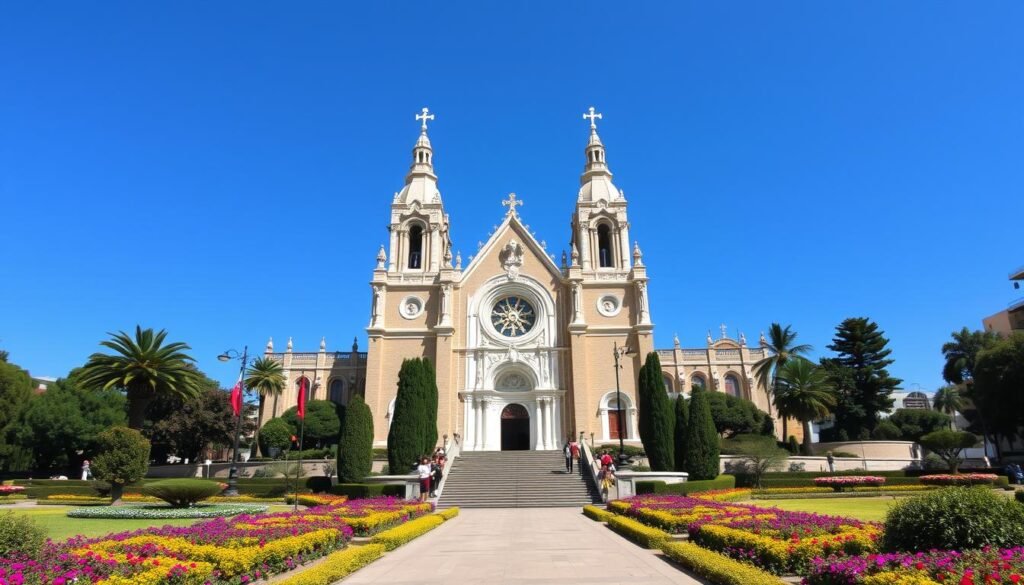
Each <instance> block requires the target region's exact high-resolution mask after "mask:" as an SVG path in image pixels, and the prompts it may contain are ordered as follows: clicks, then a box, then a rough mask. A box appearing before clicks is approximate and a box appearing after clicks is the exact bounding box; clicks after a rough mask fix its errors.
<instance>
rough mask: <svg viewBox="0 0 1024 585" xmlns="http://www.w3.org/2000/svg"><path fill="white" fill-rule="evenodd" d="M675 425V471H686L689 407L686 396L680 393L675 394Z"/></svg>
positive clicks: (673, 432)
mask: <svg viewBox="0 0 1024 585" xmlns="http://www.w3.org/2000/svg"><path fill="white" fill-rule="evenodd" d="M675 413H676V426H675V429H674V430H673V431H672V434H673V438H674V442H675V445H674V453H673V455H674V456H675V461H676V465H675V467H674V469H675V470H676V471H686V427H687V426H688V425H689V422H690V421H689V417H690V409H689V407H688V406H687V404H686V398H685V397H684V396H683V395H682V394H680V395H679V396H676V405H675Z"/></svg>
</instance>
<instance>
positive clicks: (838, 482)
mask: <svg viewBox="0 0 1024 585" xmlns="http://www.w3.org/2000/svg"><path fill="white" fill-rule="evenodd" d="M883 483H885V478H884V477H880V476H877V475H831V476H828V477H816V478H814V485H815V486H817V487H830V488H832V489H833V490H835V491H837V492H841V491H843V490H847V489H850V488H855V487H862V486H871V487H878V486H880V485H882V484H883Z"/></svg>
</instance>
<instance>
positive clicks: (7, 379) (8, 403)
mask: <svg viewBox="0 0 1024 585" xmlns="http://www.w3.org/2000/svg"><path fill="white" fill-rule="evenodd" d="M31 397H32V378H31V377H29V375H28V372H26V371H25V370H23V369H21V368H19V367H18V366H16V365H14V364H12V363H9V362H8V361H7V359H6V356H5V359H4V360H2V361H0V469H2V470H4V471H10V470H15V469H16V470H21V469H22V468H24V467H28V465H29V464H30V462H31V453H29V452H27V451H24V450H23V449H22V447H21V445H19V443H18V442H17V439H16V437H15V436H14V435H15V432H16V431H17V428H18V422H19V421H20V419H21V416H22V412H23V411H24V409H25V407H26V405H27V404H28V403H29V399H30V398H31Z"/></svg>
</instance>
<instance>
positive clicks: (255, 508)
mask: <svg viewBox="0 0 1024 585" xmlns="http://www.w3.org/2000/svg"><path fill="white" fill-rule="evenodd" d="M266 511H267V507H266V506H262V505H258V504H237V505H233V504H210V505H208V506H203V505H199V506H195V507H193V508H172V507H170V506H103V507H85V508H75V509H74V510H68V513H67V516H68V518H115V519H122V520H171V519H178V518H221V517H227V516H237V515H239V514H260V513H263V512H266Z"/></svg>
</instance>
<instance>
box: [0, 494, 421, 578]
mask: <svg viewBox="0 0 1024 585" xmlns="http://www.w3.org/2000/svg"><path fill="white" fill-rule="evenodd" d="M120 509H125V510H130V509H131V508H119V510H120ZM134 509H135V510H140V509H142V508H134ZM430 509H431V506H430V504H421V503H418V502H409V501H405V500H397V499H395V498H377V499H374V500H364V501H355V502H347V503H345V504H343V505H341V506H321V507H315V508H311V509H308V510H303V511H300V512H280V513H273V514H259V515H248V514H242V515H239V516H236V517H233V518H230V519H228V518H217V519H215V520H210V521H207V522H200V523H197V524H193V525H191V526H185V527H174V526H164V527H162V528H147V529H143V530H138V531H135V532H125V533H120V534H112V535H108V536H104V537H100V538H91V539H87V538H85V537H76V538H73V539H70V540H67V541H64V542H59V543H56V542H48V543H47V544H46V545H45V546H44V548H43V551H42V552H41V553H40V554H38V555H36V556H34V557H32V558H28V557H24V556H22V557H12V558H3V559H0V585H8V584H11V583H26V584H32V585H36V584H41V585H60V584H63V583H71V582H73V581H77V582H79V583H100V582H101V583H103V584H104V585H130V584H142V585H203V584H205V583H209V584H210V585H239V584H242V583H249V582H253V581H257V580H260V579H265V578H268V577H270V576H273V575H276V574H279V573H282V572H285V571H288V570H291V569H294V568H295V567H298V566H300V565H302V564H304V563H307V562H309V561H311V560H313V559H316V558H319V557H322V556H324V555H327V554H330V553H332V552H334V551H336V550H338V549H341V548H344V547H345V546H346V543H347V542H348V541H349V539H350V538H351V537H352V535H353V529H352V527H351V526H349V524H348V520H349V519H351V518H358V517H361V516H369V515H372V514H381V513H394V512H401V514H400V522H404V521H405V520H408V519H411V518H413V517H415V516H419V515H423V514H424V513H426V511H429V510H430ZM107 510H111V509H106V510H101V511H107ZM79 511H80V510H74V511H73V512H79ZM182 511H187V510H182ZM438 518H440V517H438Z"/></svg>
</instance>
